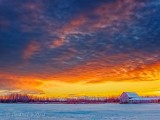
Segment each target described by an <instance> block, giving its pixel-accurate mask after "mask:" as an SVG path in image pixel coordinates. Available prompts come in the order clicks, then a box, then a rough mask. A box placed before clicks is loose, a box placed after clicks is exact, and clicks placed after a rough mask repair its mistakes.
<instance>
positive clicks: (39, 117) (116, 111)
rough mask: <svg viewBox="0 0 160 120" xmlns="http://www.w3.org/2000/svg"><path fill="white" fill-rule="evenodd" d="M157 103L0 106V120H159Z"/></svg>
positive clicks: (159, 109)
mask: <svg viewBox="0 0 160 120" xmlns="http://www.w3.org/2000/svg"><path fill="white" fill-rule="evenodd" d="M159 119H160V104H0V120H159Z"/></svg>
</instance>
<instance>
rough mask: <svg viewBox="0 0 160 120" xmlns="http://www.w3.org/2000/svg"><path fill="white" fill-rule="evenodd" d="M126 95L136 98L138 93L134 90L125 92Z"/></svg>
mask: <svg viewBox="0 0 160 120" xmlns="http://www.w3.org/2000/svg"><path fill="white" fill-rule="evenodd" d="M125 93H126V94H127V95H128V97H131V98H138V97H139V96H138V94H137V93H134V92H125Z"/></svg>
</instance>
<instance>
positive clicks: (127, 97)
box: [120, 92, 158, 104]
mask: <svg viewBox="0 0 160 120" xmlns="http://www.w3.org/2000/svg"><path fill="white" fill-rule="evenodd" d="M155 102H158V98H143V97H140V96H139V95H138V94H137V93H135V92H123V93H122V94H121V96H120V103H121V104H125V103H126V104H127V103H155Z"/></svg>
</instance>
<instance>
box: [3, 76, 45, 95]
mask: <svg viewBox="0 0 160 120" xmlns="http://www.w3.org/2000/svg"><path fill="white" fill-rule="evenodd" d="M0 84H1V86H0V90H8V92H9V91H13V90H18V91H21V92H23V93H24V92H27V91H28V94H30V93H35V94H41V93H43V90H39V89H38V87H39V86H41V85H42V84H43V82H42V81H40V80H38V79H37V78H35V77H31V76H30V77H27V76H21V75H15V74H10V73H0Z"/></svg>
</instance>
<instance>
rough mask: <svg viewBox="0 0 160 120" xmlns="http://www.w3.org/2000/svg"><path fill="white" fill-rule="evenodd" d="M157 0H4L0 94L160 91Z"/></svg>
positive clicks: (0, 2) (159, 1)
mask: <svg viewBox="0 0 160 120" xmlns="http://www.w3.org/2000/svg"><path fill="white" fill-rule="evenodd" d="M159 11H160V0H0V95H6V94H12V93H21V94H33V95H40V96H48V97H68V96H95V97H99V96H118V95H120V94H121V93H122V92H123V91H133V92H137V93H138V94H140V95H152V96H153V95H160V34H159V33H160V22H159V21H160V14H159Z"/></svg>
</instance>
